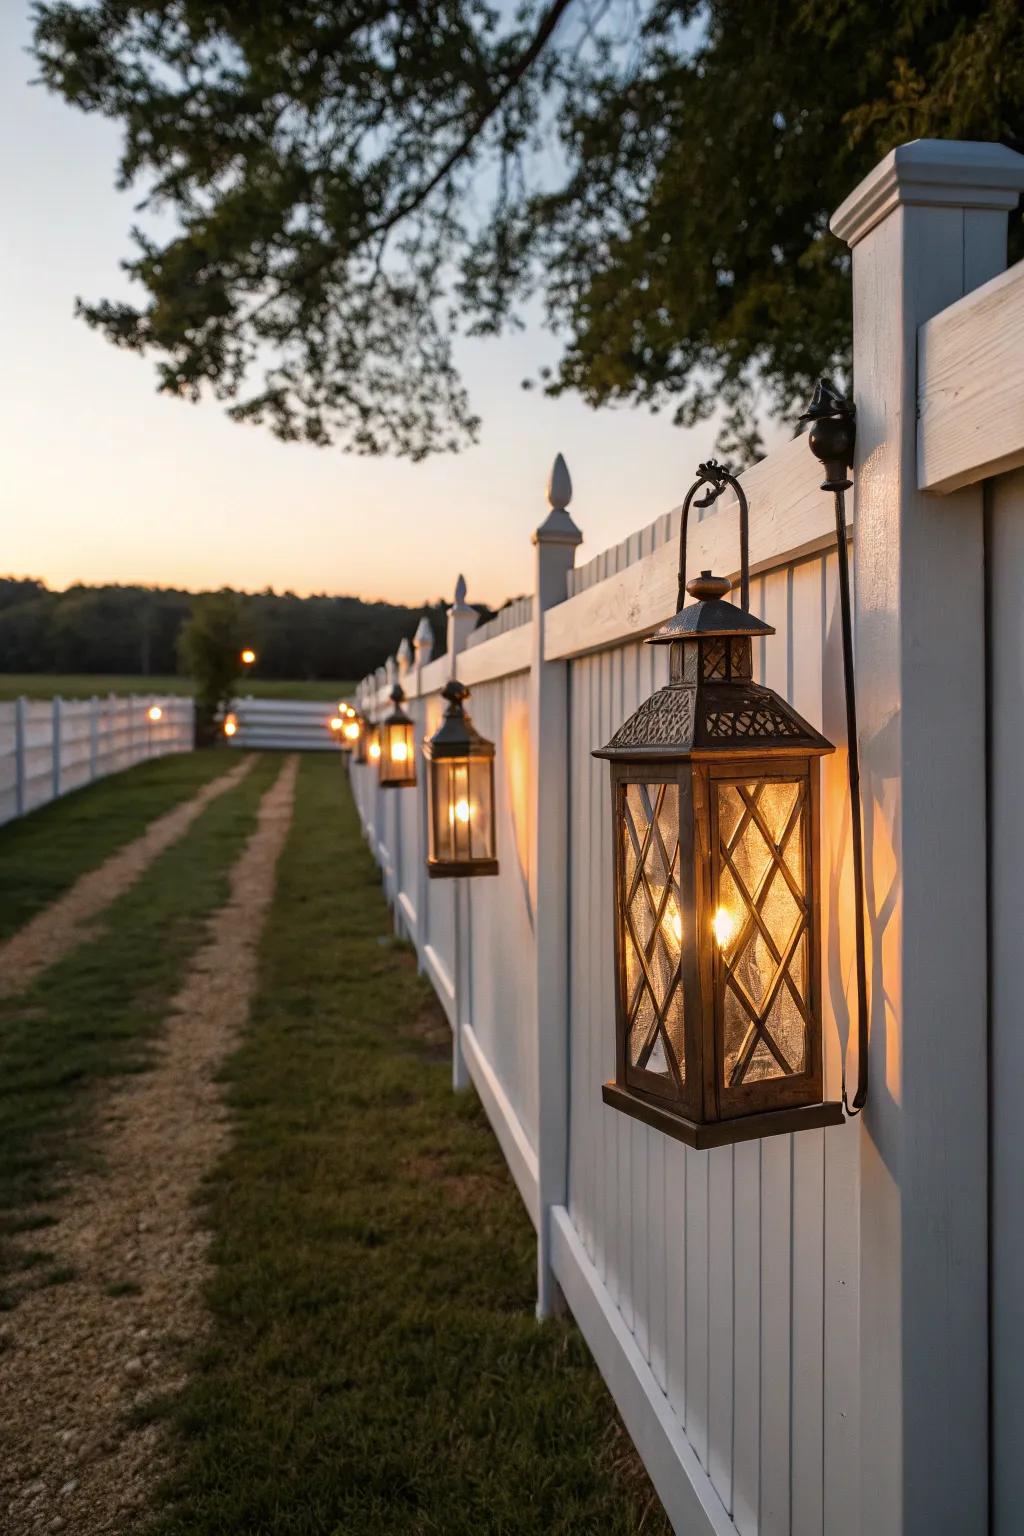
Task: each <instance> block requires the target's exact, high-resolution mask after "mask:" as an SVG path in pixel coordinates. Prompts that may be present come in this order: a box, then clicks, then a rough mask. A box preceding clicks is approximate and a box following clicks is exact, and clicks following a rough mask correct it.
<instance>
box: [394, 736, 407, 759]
mask: <svg viewBox="0 0 1024 1536" xmlns="http://www.w3.org/2000/svg"><path fill="white" fill-rule="evenodd" d="M408 756H409V748H408V747H407V746H406V744H405V742H404V741H393V742H392V743H391V761H392V762H393V763H404V762H405V761H406V760H407V759H408Z"/></svg>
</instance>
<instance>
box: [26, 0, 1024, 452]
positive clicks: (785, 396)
mask: <svg viewBox="0 0 1024 1536" xmlns="http://www.w3.org/2000/svg"><path fill="white" fill-rule="evenodd" d="M34 46H35V54H36V58H37V60H38V63H39V66H40V71H41V77H42V80H43V81H44V82H45V84H46V85H47V86H49V87H50V88H51V89H52V90H54V91H57V92H59V93H60V94H62V95H63V96H64V97H65V98H66V99H67V100H68V101H69V102H70V103H72V104H73V105H75V106H77V107H79V108H81V109H83V110H84V111H88V112H99V113H102V114H103V115H105V116H107V117H110V118H112V119H114V120H115V121H117V122H118V123H120V125H121V127H122V129H123V136H124V137H123V150H122V154H121V161H120V170H119V177H120V182H121V184H122V185H129V184H135V185H137V186H138V187H139V188H140V189H141V192H142V197H143V201H142V208H143V210H144V214H143V220H142V223H141V224H140V227H138V228H137V229H135V230H134V231H133V232H132V241H133V244H134V254H133V255H132V256H131V257H130V259H128V260H127V261H126V263H125V266H126V270H127V271H128V273H129V274H130V276H131V277H132V278H134V279H136V281H137V283H138V284H139V285H140V288H141V294H140V297H139V298H138V299H137V300H136V301H135V302H123V301H121V300H116V301H105V300H98V301H95V302H89V303H85V304H82V305H81V312H82V314H83V315H84V317H85V318H86V320H87V321H88V322H89V323H90V324H92V325H94V326H96V327H98V328H99V329H100V330H101V331H102V332H103V333H104V334H105V335H106V336H107V337H108V338H109V339H110V340H111V341H113V342H114V343H116V344H117V345H119V346H122V347H127V348H131V349H133V350H136V351H140V352H150V353H152V354H153V355H154V356H155V358H156V360H157V366H158V377H159V387H160V388H161V389H163V390H165V391H167V392H169V393H171V394H176V395H182V396H185V397H188V398H193V399H196V398H199V397H201V396H202V395H203V394H204V393H210V392H212V393H213V394H214V395H215V396H217V397H218V398H220V399H222V400H224V401H225V402H227V404H228V407H229V410H230V412H231V414H232V415H233V416H235V417H236V418H237V419H239V420H243V421H262V422H265V423H267V424H268V425H269V426H270V427H271V428H272V430H273V431H274V432H275V433H277V434H278V435H279V436H281V437H283V438H299V439H304V440H307V441H311V442H314V443H318V444H327V443H331V442H334V443H338V444H340V445H341V446H342V447H344V448H347V449H354V450H356V451H359V452H367V453H382V452H389V453H397V454H407V455H410V456H412V457H414V458H420V457H423V456H424V455H426V454H429V453H433V452H437V451H439V450H455V449H458V448H459V447H461V446H462V445H464V444H465V443H466V442H468V441H470V440H472V438H473V437H474V435H475V433H476V431H477V427H478V422H477V419H476V418H475V416H474V415H473V410H472V403H471V401H470V400H469V399H468V398H467V396H466V393H465V391H464V389H463V387H462V384H461V382H460V379H459V375H458V371H457V367H456V364H455V361H454V357H453V341H454V339H455V338H456V336H457V335H458V334H460V332H461V333H468V334H477V335H481V334H492V333H496V332H498V331H500V330H501V329H502V328H503V327H504V326H506V325H510V324H515V323H516V322H517V319H518V317H520V316H521V314H522V306H523V304H524V302H526V301H527V300H529V299H531V298H539V299H540V301H541V302H542V303H543V305H544V307H545V312H546V316H547V320H548V323H549V324H550V326H551V327H552V328H553V329H554V330H555V332H556V333H557V334H558V335H559V336H560V338H561V341H562V353H561V358H560V361H559V363H558V365H557V367H556V368H555V369H554V370H553V371H552V372H551V373H550V374H548V375H546V376H543V377H541V378H540V379H539V380H537V381H535V382H539V384H540V385H541V387H543V388H545V389H547V390H548V391H550V392H551V393H554V394H557V393H560V392H562V391H564V390H576V391H578V392H579V393H580V394H581V395H582V396H583V398H584V399H586V400H587V401H589V402H590V403H591V404H593V405H603V404H606V403H609V402H629V403H643V404H646V405H648V406H650V407H651V408H652V409H661V408H663V407H667V408H669V409H671V410H672V411H673V412H674V418H675V420H676V421H678V422H679V423H680V424H692V423H694V422H697V421H700V420H703V419H705V418H707V417H708V416H709V415H710V413H711V412H712V410H713V409H714V407H715V404H716V402H722V403H723V404H724V405H725V407H726V408H727V412H728V420H727V426H726V437H727V438H728V437H731V438H732V444H733V446H737V445H738V446H740V447H742V448H744V449H745V450H746V451H747V452H752V451H754V449H755V448H756V443H757V436H756V420H757V417H758V413H759V411H763V410H765V409H767V410H770V411H773V412H776V413H781V414H784V415H787V414H789V415H791V414H792V413H793V411H794V408H795V407H796V406H797V405H798V404H799V403H802V402H803V400H804V399H805V397H806V396H807V394H808V393H809V391H810V387H811V385H812V384H813V381H814V379H815V378H817V377H818V375H819V374H821V373H823V372H827V373H832V374H834V375H836V376H838V377H839V378H840V379H843V378H844V377H848V373H849V361H850V360H849V350H850V329H851V322H850V300H849V280H848V255H847V253H846V251H845V249H844V247H843V246H842V245H841V244H840V242H838V241H837V240H835V239H834V238H833V237H832V236H831V235H830V234H829V233H828V227H827V225H828V216H829V214H830V212H831V211H832V210H833V209H834V207H835V206H836V205H837V204H838V203H839V202H840V201H841V200H842V198H843V197H844V196H845V194H846V193H847V192H848V191H849V190H850V189H851V188H852V187H853V185H854V184H855V183H856V181H857V180H858V179H859V178H860V177H861V176H862V175H863V174H864V173H865V172H866V171H867V170H868V169H870V167H871V165H872V164H873V163H874V162H875V161H876V160H877V159H878V158H879V156H880V155H882V154H883V153H884V152H885V151H886V150H888V149H889V148H891V147H892V146H893V145H894V144H897V143H900V142H902V141H904V140H906V139H910V138H914V137H919V136H927V135H932V136H937V137H953V138H979V139H995V140H1001V141H1002V142H1004V143H1006V144H1008V145H1010V146H1011V147H1014V148H1022V147H1024V10H1022V8H1021V6H1020V5H1019V0H885V3H882V0H705V3H702V4H701V3H697V0H519V3H517V4H515V5H513V4H512V3H510V0H506V3H504V4H499V3H488V0H433V3H431V4H423V3H421V0H392V3H383V0H329V3H328V0H288V3H287V4H281V3H273V0H85V3H80V0H52V3H45V4H40V5H37V6H36V10H35V45H34ZM145 210H150V211H158V212H160V213H162V214H164V215H169V216H170V217H169V219H168V218H166V217H163V218H160V219H158V220H155V221H154V220H151V219H150V220H147V219H146V217H145ZM1015 238H1016V237H1015Z"/></svg>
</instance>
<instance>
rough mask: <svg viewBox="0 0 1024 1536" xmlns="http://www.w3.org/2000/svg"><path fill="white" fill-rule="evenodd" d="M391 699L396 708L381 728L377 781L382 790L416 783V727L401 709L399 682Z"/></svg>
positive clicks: (400, 686)
mask: <svg viewBox="0 0 1024 1536" xmlns="http://www.w3.org/2000/svg"><path fill="white" fill-rule="evenodd" d="M391 699H392V702H393V703H394V706H395V707H394V709H393V710H392V711H391V713H390V715H386V716H385V717H384V720H383V721H382V723H381V727H380V757H379V758H378V762H379V764H380V782H381V786H382V788H384V789H404V788H406V787H407V786H409V785H411V784H415V783H416V753H415V740H414V737H415V726H414V725H413V723H412V721H411V720H410V719H409V716H408V715H407V714H406V712H405V710H404V709H403V708H402V705H403V703H404V702H405V690H404V689H403V687H402V685H401V683H396V684H395V686H394V687H393V688H392V690H391Z"/></svg>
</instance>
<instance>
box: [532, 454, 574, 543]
mask: <svg viewBox="0 0 1024 1536" xmlns="http://www.w3.org/2000/svg"><path fill="white" fill-rule="evenodd" d="M547 494H548V506H549V507H550V508H551V511H550V512H549V513H548V515H547V517H546V518H545V519H544V521H543V522H542V523H541V525H540V527H539V528H538V529H537V532H536V533H535V534H534V536H533V541H534V543H535V544H537V543H543V544H572V545H576V544H582V542H583V535H582V533H580V530H579V529H578V528H577V526H576V524H575V523H574V522H573V520H572V518H571V517H570V516H569V513H568V512H567V511H566V508H567V507H568V505H569V503H570V501H571V500H572V476H571V475H570V474H569V466H568V465H567V464H566V462H565V460H564V459H563V457H562V455H561V454H560V453H556V454H555V462H554V463H553V464H552V466H551V473H550V475H549V476H548V493H547Z"/></svg>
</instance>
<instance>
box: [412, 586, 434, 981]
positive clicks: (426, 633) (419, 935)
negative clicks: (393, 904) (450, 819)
mask: <svg viewBox="0 0 1024 1536" xmlns="http://www.w3.org/2000/svg"><path fill="white" fill-rule="evenodd" d="M412 648H413V653H414V655H415V662H414V669H415V677H416V699H417V704H418V707H419V711H420V722H421V725H422V728H423V735H424V737H426V733H427V701H426V699H425V698H424V697H423V693H422V689H423V668H424V667H425V666H427V665H429V663H430V660H431V657H432V656H433V654H434V631H433V630H432V629H431V627H430V620H429V619H428V618H427V616H426V614H423V615H422V616H421V618H420V621H419V623H418V624H417V626H416V633H415V634H414V635H413V637H412ZM416 794H417V796H418V797H419V802H420V803H419V825H420V827H422V828H424V829H425V828H426V826H427V817H428V815H429V814H430V806H429V803H428V801H427V775H426V771H425V769H424V770H421V771H420V773H419V777H418V779H417V787H416ZM423 836H424V837H426V831H425V830H424V832H423ZM429 886H430V877H429V876H428V874H427V858H426V848H421V849H420V859H419V865H418V868H417V872H416V958H417V963H418V965H419V968H420V970H421V971H422V969H423V951H424V949H425V948H426V945H427V942H428V940H429V938H430V924H429V921H428V913H429V910H430V890H429Z"/></svg>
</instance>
